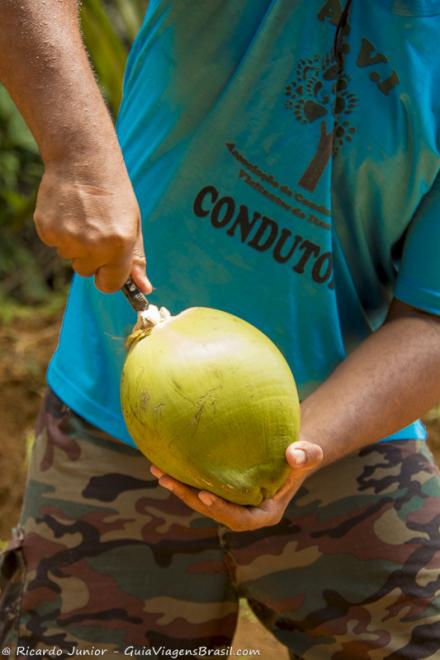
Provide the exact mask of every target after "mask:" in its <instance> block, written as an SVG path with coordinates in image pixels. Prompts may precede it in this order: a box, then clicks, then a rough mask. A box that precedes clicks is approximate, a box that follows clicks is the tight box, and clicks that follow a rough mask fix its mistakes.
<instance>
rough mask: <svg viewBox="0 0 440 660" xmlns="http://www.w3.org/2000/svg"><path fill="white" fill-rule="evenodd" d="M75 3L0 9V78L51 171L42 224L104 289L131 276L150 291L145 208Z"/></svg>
mask: <svg viewBox="0 0 440 660" xmlns="http://www.w3.org/2000/svg"><path fill="white" fill-rule="evenodd" d="M78 5H79V3H78V1H77V0H45V1H44V2H35V1H34V0H20V2H17V1H16V0H2V2H1V3H0V22H1V25H2V29H1V31H0V79H1V81H2V82H3V84H4V85H5V87H6V88H7V89H8V91H9V93H10V94H11V96H12V98H13V99H14V101H15V103H16V105H17V107H18V109H19V110H20V112H21V113H22V115H23V116H24V118H25V120H26V122H27V124H28V126H29V127H30V129H31V131H32V133H33V135H34V137H35V139H36V141H37V143H38V146H39V148H40V152H41V156H42V158H43V161H44V165H45V171H44V176H43V179H42V181H41V185H40V189H39V192H38V199H37V205H36V210H35V216H34V219H35V224H36V228H37V232H38V234H39V236H40V238H41V240H42V241H43V242H44V243H46V244H47V245H49V246H52V247H54V248H55V249H56V250H57V252H58V253H59V254H60V255H61V256H62V257H64V258H65V259H69V260H71V261H72V266H73V268H74V270H75V271H76V272H77V273H78V274H79V275H83V276H86V277H88V276H94V277H95V283H96V286H97V287H98V288H99V289H101V291H103V292H113V291H116V290H118V289H120V288H121V287H122V285H123V284H124V282H125V281H126V280H127V278H128V276H129V275H130V274H131V276H132V278H133V280H134V281H135V282H136V284H137V285H138V286H139V288H140V289H141V290H142V291H144V292H145V293H149V292H150V291H151V289H152V287H151V284H150V282H149V280H148V278H147V276H146V272H145V268H146V262H145V254H144V247H143V240H142V231H141V223H140V213H139V207H138V204H137V201H136V198H135V195H134V192H133V189H132V186H131V183H130V180H129V178H128V174H127V171H126V168H125V165H124V161H123V158H122V154H121V150H120V148H119V144H118V140H117V137H116V134H115V130H114V127H113V122H112V120H111V117H110V115H109V113H108V111H107V108H106V106H105V103H104V101H103V99H102V96H101V94H100V91H99V89H98V87H97V84H96V81H95V78H94V75H93V71H92V69H91V66H90V63H89V60H88V57H87V54H86V51H85V49H84V46H83V43H82V40H81V35H80V24H79V9H78Z"/></svg>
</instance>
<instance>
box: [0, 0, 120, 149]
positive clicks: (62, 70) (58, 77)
mask: <svg viewBox="0 0 440 660" xmlns="http://www.w3.org/2000/svg"><path fill="white" fill-rule="evenodd" d="M0 24H1V30H0V80H1V81H2V82H3V84H4V85H5V87H6V88H7V89H8V91H9V93H10V94H11V96H12V97H13V99H14V101H15V103H16V104H17V106H18V108H19V110H20V112H21V113H22V114H23V116H24V118H25V120H26V122H27V123H28V125H29V127H30V129H31V131H32V133H33V134H34V136H35V139H36V141H37V143H38V145H39V147H40V150H41V154H42V157H43V160H45V161H46V162H50V161H53V160H61V159H63V158H65V157H66V154H70V156H71V157H72V160H73V158H77V159H78V160H80V159H81V155H82V154H86V153H89V152H90V153H92V152H93V150H94V149H99V148H100V146H101V145H104V144H106V145H107V148H108V147H109V146H110V147H111V146H112V145H114V146H115V147H117V140H116V136H115V132H114V129H113V125H112V121H111V118H110V116H109V113H108V111H107V108H106V106H105V103H104V101H103V99H102V96H101V94H100V92H99V89H98V86H97V84H96V81H95V78H94V75H93V71H92V69H91V67H90V64H89V61H88V57H87V54H86V51H85V49H84V46H83V43H82V40H81V34H80V27H79V16H78V2H77V0H45V2H40V1H36V0H20V1H18V0H1V2H0Z"/></svg>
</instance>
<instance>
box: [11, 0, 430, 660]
mask: <svg viewBox="0 0 440 660" xmlns="http://www.w3.org/2000/svg"><path fill="white" fill-rule="evenodd" d="M0 7H1V9H0V16H1V19H2V36H1V51H2V58H1V65H0V66H1V69H0V73H1V76H2V79H3V80H4V82H5V84H6V86H7V87H8V89H9V90H10V92H11V94H12V95H13V97H14V98H15V100H16V102H17V105H18V106H19V108H20V110H21V111H22V113H23V115H24V116H25V118H26V119H27V121H28V123H29V126H30V127H31V129H32V131H33V133H34V135H35V137H36V139H37V141H38V143H39V145H40V148H41V153H42V156H43V159H44V162H45V165H46V170H45V174H44V178H43V181H42V184H41V188H40V192H39V197H38V204H37V209H36V214H35V220H36V225H37V229H38V231H39V234H40V236H41V238H42V240H43V241H45V242H46V243H47V244H49V245H52V246H54V247H55V248H56V249H57V250H58V252H59V253H60V254H61V255H62V256H63V257H65V258H67V259H71V260H72V263H73V266H74V269H75V270H76V272H77V273H78V275H80V276H83V277H76V279H75V281H74V283H73V286H72V290H71V293H70V297H69V302H68V305H67V310H66V315H65V319H64V324H63V329H62V332H61V337H60V344H59V347H58V349H57V352H56V353H55V356H54V358H53V360H52V362H51V365H50V367H49V372H48V381H49V386H50V388H51V392H50V393H49V395H48V397H47V399H46V402H45V408H44V409H43V411H42V413H41V416H40V419H39V424H38V430H39V434H38V440H37V444H36V447H35V451H34V456H33V462H32V465H31V469H30V481H29V484H28V488H27V494H26V498H25V504H24V509H23V513H22V517H21V522H20V526H19V527H18V529H17V531H16V534H15V538H14V539H13V542H12V543H11V546H10V550H9V552H8V553H7V555H6V557H5V559H4V567H3V575H4V576H5V577H4V587H3V609H4V612H5V613H7V616H6V617H5V620H6V623H4V624H3V628H4V629H3V633H2V635H0V639H2V642H3V643H4V644H5V643H8V644H18V648H19V651H18V655H19V656H20V654H22V655H25V654H26V651H25V649H26V648H28V647H29V648H37V647H41V648H46V649H47V648H48V647H51V646H52V645H53V646H55V647H56V648H57V649H61V653H64V654H65V655H66V656H67V655H69V653H71V651H72V648H73V647H74V646H75V645H78V646H79V647H87V648H90V647H91V646H93V648H96V649H98V651H99V650H102V651H103V652H104V651H105V650H106V649H110V652H112V651H114V652H115V653H116V654H117V653H120V654H121V655H123V654H124V652H125V653H127V652H130V650H128V651H127V649H130V648H132V647H133V646H135V647H136V648H137V649H138V650H139V652H144V653H145V654H147V651H150V652H151V649H149V648H148V647H150V646H154V647H155V648H159V647H160V646H161V645H162V648H164V649H168V650H169V649H174V650H176V649H186V650H189V649H192V650H193V652H194V653H195V654H198V655H199V656H201V655H203V649H202V650H201V648H200V647H205V650H206V649H209V650H210V651H211V652H213V651H214V650H217V652H220V651H222V652H223V651H224V650H225V649H227V647H228V646H229V645H230V643H231V639H232V636H233V632H234V627H235V623H236V616H237V598H238V595H237V594H238V593H241V594H243V595H244V596H246V597H247V598H248V600H249V602H250V604H251V606H252V608H253V609H254V611H255V612H256V613H257V614H258V616H259V617H260V618H261V619H262V620H263V622H264V623H265V625H267V626H268V627H269V628H270V629H271V630H272V631H273V632H274V634H275V635H276V636H277V637H278V639H280V640H281V641H282V642H283V643H285V644H286V646H287V647H288V648H289V651H290V653H291V656H292V657H300V658H304V659H306V660H317V659H318V658H339V659H346V660H353V659H354V658H355V659H356V660H357V659H362V658H370V657H376V658H385V657H388V658H422V657H423V658H427V657H432V658H434V657H436V653H437V651H438V649H439V648H440V642H439V639H440V622H439V602H438V590H439V586H438V585H439V580H440V577H439V568H440V536H439V530H438V504H439V502H440V481H439V475H438V470H437V468H436V467H435V465H434V463H433V460H432V457H431V455H430V453H429V451H428V450H427V449H426V447H425V444H424V429H423V427H422V425H421V423H420V422H419V421H414V420H417V419H418V418H419V416H420V415H421V414H423V413H424V412H425V411H426V410H427V409H429V408H430V407H431V406H432V405H434V404H435V403H436V402H437V401H438V400H439V399H440V386H439V384H440V324H439V321H438V315H439V312H440V265H439V264H440V262H439V259H438V247H439V245H440V223H439V221H438V217H437V215H438V208H439V205H440V191H439V164H440V160H439V149H438V140H437V136H438V116H439V110H440V108H439V95H438V92H437V90H438V89H439V88H440V85H439V83H440V80H439V77H440V73H439V71H440V68H439V67H438V66H437V65H438V62H437V59H436V58H437V56H436V55H435V53H436V52H437V43H438V38H439V35H440V3H439V2H437V1H432V0H427V1H426V2H424V1H422V2H417V3H413V2H410V1H406V0H399V2H394V1H393V0H374V2H371V3H368V6H366V3H363V2H361V1H360V0H354V1H353V2H352V3H344V4H343V5H341V3H340V2H338V1H337V0H336V1H327V2H324V1H323V0H313V1H312V2H307V3H306V2H302V1H300V0H297V1H292V0H276V1H274V0H261V2H239V3H237V2H232V1H231V2H225V1H224V0H209V2H206V1H204V2H202V1H201V0H200V1H199V0H197V1H196V2H194V1H193V2H175V1H174V2H173V1H170V0H154V1H152V2H151V3H150V5H149V9H148V12H147V16H146V20H145V23H144V26H143V28H142V30H141V33H140V35H139V36H138V39H137V41H136V43H135V45H134V47H133V49H132V52H131V55H130V60H129V63H128V67H127V71H126V78H125V88H124V101H123V104H122V108H121V112H120V115H119V119H118V137H119V141H120V144H121V147H122V152H123V154H124V159H125V163H126V165H127V168H128V172H129V175H130V179H131V182H132V184H133V187H134V190H135V193H136V198H137V202H138V204H139V207H140V209H141V216H142V219H143V229H144V234H145V244H146V246H147V249H148V252H149V255H150V258H151V267H150V268H149V271H151V272H152V273H153V277H152V279H153V281H154V282H155V283H156V284H157V290H156V291H155V293H154V294H153V297H152V299H153V300H157V301H158V302H160V304H163V305H166V306H167V307H169V308H170V309H171V310H172V312H174V313H176V312H178V311H180V310H181V309H183V308H184V307H188V306H192V305H206V306H212V307H217V308H221V309H226V310H227V311H230V312H232V313H235V314H237V315H238V316H241V317H242V318H245V319H246V320H248V321H250V322H252V323H254V324H255V325H257V326H258V327H259V328H260V329H262V330H263V331H265V332H266V333H267V334H268V335H269V336H270V337H271V338H272V339H273V340H274V341H275V342H276V343H277V345H278V346H279V347H280V348H281V350H282V351H283V352H284V354H285V356H286V358H287V359H288V361H289V363H290V365H291V366H292V369H293V371H294V373H295V376H296V379H297V381H298V385H299V389H300V394H301V397H302V399H303V403H302V431H301V439H300V441H299V443H296V444H295V446H291V447H289V449H288V450H287V453H286V458H287V460H288V462H289V464H290V465H291V467H292V472H291V476H290V478H289V480H288V482H287V483H286V485H285V487H284V488H283V489H281V491H280V492H279V493H278V494H277V495H276V496H275V497H274V498H273V499H271V500H269V501H267V502H265V503H263V505H262V506H261V507H258V508H245V507H239V506H236V505H232V504H229V503H226V502H224V501H222V500H220V499H219V498H218V497H214V496H212V495H211V494H209V493H207V492H202V493H198V492H195V491H194V490H192V489H190V488H188V487H186V486H184V485H183V484H179V483H177V482H175V481H173V480H172V479H171V478H170V477H168V476H167V475H163V474H162V473H161V472H160V471H159V470H158V469H157V468H155V467H154V466H153V467H152V468H151V470H152V475H153V476H154V477H156V478H158V479H159V486H158V485H157V482H156V480H155V479H154V478H153V477H152V476H149V475H148V468H147V462H146V461H145V459H143V458H142V457H141V456H140V455H139V453H138V452H137V450H136V449H135V448H133V447H132V446H130V445H132V444H133V443H132V440H131V438H130V437H129V436H128V433H127V430H126V428H125V425H124V423H123V420H122V417H121V414H120V407H119V389H118V382H119V375H120V370H121V365H122V362H123V359H124V348H123V343H124V338H125V337H126V335H127V332H128V331H129V329H130V327H131V326H132V325H133V323H134V321H135V319H134V318H133V313H132V312H131V311H130V309H129V308H128V305H127V302H126V301H125V299H124V297H123V296H122V294H121V293H120V292H118V289H119V288H120V287H121V286H122V285H123V283H124V282H125V280H126V278H127V276H128V275H129V273H131V275H132V276H133V278H134V279H135V281H136V282H137V283H138V285H139V286H140V287H141V288H142V290H143V291H144V292H146V293H150V292H151V291H152V286H151V284H150V282H149V280H148V279H147V278H146V275H145V272H144V266H145V260H144V254H143V248H142V245H143V243H142V233H141V226H140V222H139V210H138V206H137V202H136V199H135V196H134V194H133V191H132V188H131V185H130V182H129V179H128V176H127V172H126V170H125V167H124V164H123V160H122V156H121V152H120V150H119V147H118V144H117V141H116V137H115V134H114V131H113V127H112V125H111V122H110V119H109V117H108V115H107V112H106V110H105V107H104V105H103V102H102V100H101V98H100V96H99V93H98V91H97V88H96V85H95V82H94V79H93V75H92V73H91V71H90V68H89V65H88V62H87V58H86V55H85V53H84V50H83V47H82V44H81V40H80V36H79V29H78V18H77V7H76V3H75V2H73V1H67V0H64V1H63V2H60V1H59V0H46V1H45V2H41V3H34V2H32V1H31V0H22V1H21V2H20V3H15V2H12V1H3V2H2V4H1V5H0ZM434 60H435V61H434ZM92 276H94V281H95V284H94V283H93V280H92V279H91V277H92ZM95 285H96V286H95ZM103 292H104V293H103ZM109 293H111V294H112V295H107V294H109ZM160 486H163V487H164V488H160ZM169 491H171V493H170V492H169ZM176 496H177V497H176ZM217 523H220V525H218V524H217ZM237 532H240V533H237ZM0 630H1V628H0ZM23 649H24V650H23ZM142 649H144V651H142Z"/></svg>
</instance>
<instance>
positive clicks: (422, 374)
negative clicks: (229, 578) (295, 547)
mask: <svg viewBox="0 0 440 660" xmlns="http://www.w3.org/2000/svg"><path fill="white" fill-rule="evenodd" d="M439 400H440V317H434V316H431V315H429V314H425V313H423V312H421V311H418V310H416V309H413V308H411V307H409V306H408V305H405V304H404V303H401V302H398V301H394V302H393V304H392V306H391V309H390V313H389V315H388V319H387V321H386V323H385V324H384V325H383V326H382V328H381V329H380V330H378V331H377V332H375V333H374V334H373V335H372V336H371V337H369V338H368V339H367V340H366V341H365V342H363V343H362V344H361V346H359V347H358V348H357V349H356V350H355V351H354V352H353V353H352V354H351V355H350V356H349V357H348V358H347V359H346V360H345V361H344V362H343V363H342V364H341V365H340V366H338V367H337V369H335V371H334V372H333V373H332V374H331V376H330V377H329V378H328V379H327V380H326V381H325V382H324V383H323V384H322V385H321V386H320V387H319V388H318V389H317V390H316V392H314V393H313V394H312V395H311V396H310V397H308V398H307V399H306V400H305V401H304V403H303V404H302V426H301V437H300V440H299V441H298V442H295V443H294V444H292V445H290V447H289V448H288V449H287V452H286V458H287V460H288V462H289V464H290V466H291V467H292V472H291V475H290V477H289V478H288V480H287V482H286V484H285V485H284V486H283V487H282V488H281V490H280V491H278V493H277V494H276V495H275V496H274V497H273V498H272V499H270V500H267V501H266V502H264V503H263V504H262V505H261V506H260V507H253V508H246V507H240V506H237V505H235V504H230V503H228V502H225V501H224V500H222V499H221V498H219V497H217V496H215V495H212V493H208V492H205V491H202V492H197V491H195V490H194V489H191V488H189V487H187V486H183V485H182V484H180V483H179V482H176V481H175V480H173V479H171V478H170V477H168V476H167V475H163V473H161V472H160V471H159V470H157V468H155V467H154V468H152V472H153V474H154V475H155V476H156V477H158V478H159V483H160V484H161V485H163V486H165V487H166V488H168V489H169V490H172V491H173V492H174V493H175V494H176V495H177V496H178V497H180V498H181V499H182V500H183V501H184V502H186V503H187V504H188V505H189V506H191V507H192V508H193V509H195V510H196V511H199V512H200V513H203V514H204V515H206V516H209V517H211V518H214V519H215V520H217V521H218V522H220V523H221V524H224V525H226V526H227V527H230V528H231V529H233V530H235V531H246V530H251V529H258V528H260V527H266V526H269V525H275V524H277V523H278V522H279V521H280V520H281V518H282V516H283V513H284V511H285V509H286V507H287V505H288V503H289V502H290V500H291V499H292V497H293V496H294V495H295V493H296V492H297V490H298V489H299V487H300V486H301V484H302V483H303V482H304V480H305V479H306V478H307V476H308V475H309V474H310V473H311V472H314V471H316V470H318V469H319V468H320V467H322V466H323V465H326V464H329V463H331V462H333V461H337V460H339V459H341V458H343V457H344V456H346V455H348V454H350V453H352V452H354V451H357V450H359V449H361V448H362V447H364V446H366V445H368V444H371V443H373V442H375V441H376V440H379V439H380V438H383V437H384V436H386V435H389V434H390V433H393V432H395V431H398V430H399V429H400V428H402V427H404V426H406V425H407V424H409V423H410V422H412V421H414V420H415V419H417V418H418V417H420V416H421V415H423V414H424V413H425V412H426V411H427V410H428V409H429V408H431V407H432V406H433V405H435V404H436V403H437V402H438V401H439ZM298 450H300V451H299V452H298ZM301 450H302V451H301Z"/></svg>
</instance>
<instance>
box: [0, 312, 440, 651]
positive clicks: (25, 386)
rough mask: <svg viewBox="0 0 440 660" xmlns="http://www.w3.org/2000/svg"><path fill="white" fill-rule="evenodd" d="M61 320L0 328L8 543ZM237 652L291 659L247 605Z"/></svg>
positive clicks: (1, 485) (433, 422)
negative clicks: (241, 650)
mask: <svg viewBox="0 0 440 660" xmlns="http://www.w3.org/2000/svg"><path fill="white" fill-rule="evenodd" d="M59 324H60V321H59V315H53V314H52V315H47V314H43V315H42V314H40V313H38V312H36V313H35V314H33V315H31V316H29V317H28V318H21V319H16V320H15V321H13V322H11V323H8V324H3V325H0V393H1V396H0V542H1V540H5V539H7V538H8V536H9V533H10V529H11V527H12V526H13V525H14V524H15V522H16V520H17V516H18V512H19V509H20V504H21V497H22V492H23V486H24V479H25V471H26V447H27V446H28V445H29V442H30V440H31V438H32V433H33V425H34V421H35V416H36V412H37V410H38V406H39V403H40V401H41V396H42V392H43V390H44V374H45V370H46V366H47V362H48V360H49V357H50V355H51V353H52V351H53V350H54V348H55V345H56V340H57V335H58V330H59ZM431 417H432V418H431V419H430V418H428V420H427V424H428V426H429V430H430V445H431V449H432V450H433V451H434V453H435V454H436V456H437V458H438V459H439V461H440V420H438V419H437V418H434V416H433V415H432V416H431ZM235 647H236V648H249V649H250V648H253V649H259V651H260V655H259V657H260V658H262V659H263V660H272V658H273V657H277V659H278V660H287V658H288V654H287V651H286V650H285V649H284V648H283V647H282V646H280V645H279V644H278V643H277V642H275V641H274V640H273V638H272V637H271V635H270V634H269V633H268V632H267V631H266V630H265V629H264V628H263V627H262V626H261V625H260V624H259V623H258V621H257V620H256V619H255V617H254V616H253V614H252V613H251V611H250V610H249V608H247V607H246V605H245V604H244V603H242V610H241V616H240V624H239V627H238V630H237V634H236V638H235Z"/></svg>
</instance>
